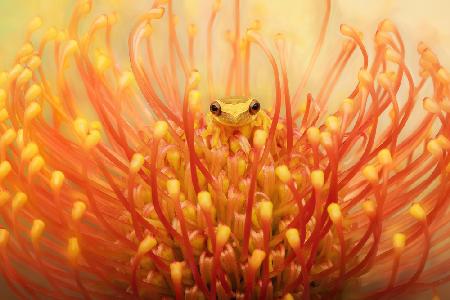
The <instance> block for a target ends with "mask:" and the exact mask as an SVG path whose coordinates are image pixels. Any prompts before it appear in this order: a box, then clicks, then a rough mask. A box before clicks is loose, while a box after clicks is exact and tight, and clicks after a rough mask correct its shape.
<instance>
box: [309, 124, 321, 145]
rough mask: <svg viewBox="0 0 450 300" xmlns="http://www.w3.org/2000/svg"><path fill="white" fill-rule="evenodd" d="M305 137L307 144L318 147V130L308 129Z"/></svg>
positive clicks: (314, 128)
mask: <svg viewBox="0 0 450 300" xmlns="http://www.w3.org/2000/svg"><path fill="white" fill-rule="evenodd" d="M306 135H307V136H308V142H309V143H310V144H311V145H318V144H319V143H320V130H319V128H317V127H310V128H308V130H307V131H306Z"/></svg>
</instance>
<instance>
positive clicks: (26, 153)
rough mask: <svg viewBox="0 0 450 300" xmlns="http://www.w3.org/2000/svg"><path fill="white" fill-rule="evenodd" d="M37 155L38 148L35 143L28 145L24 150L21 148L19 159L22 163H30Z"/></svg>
mask: <svg viewBox="0 0 450 300" xmlns="http://www.w3.org/2000/svg"><path fill="white" fill-rule="evenodd" d="M38 153H39V147H38V145H36V144H35V143H28V144H27V145H26V146H25V148H23V150H22V153H21V154H20V158H21V160H22V161H23V162H28V161H30V160H31V159H32V158H33V157H35V156H36V155H37V154H38Z"/></svg>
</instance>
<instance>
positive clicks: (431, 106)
mask: <svg viewBox="0 0 450 300" xmlns="http://www.w3.org/2000/svg"><path fill="white" fill-rule="evenodd" d="M422 104H423V109H425V110H426V111H427V112H429V113H432V114H437V113H440V112H441V106H440V105H439V103H437V102H436V101H435V100H434V99H431V98H429V97H425V98H424V99H423V102H422Z"/></svg>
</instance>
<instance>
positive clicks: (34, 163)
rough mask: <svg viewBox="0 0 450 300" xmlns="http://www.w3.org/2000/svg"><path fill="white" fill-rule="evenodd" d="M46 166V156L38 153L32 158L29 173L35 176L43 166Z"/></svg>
mask: <svg viewBox="0 0 450 300" xmlns="http://www.w3.org/2000/svg"><path fill="white" fill-rule="evenodd" d="M44 166H45V161H44V158H42V156H40V155H36V156H35V157H33V159H32V160H31V162H30V164H29V165H28V174H29V175H30V176H33V175H34V174H36V173H38V172H39V171H41V170H42V168H43V167H44Z"/></svg>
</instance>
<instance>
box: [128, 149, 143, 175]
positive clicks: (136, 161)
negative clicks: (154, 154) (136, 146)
mask: <svg viewBox="0 0 450 300" xmlns="http://www.w3.org/2000/svg"><path fill="white" fill-rule="evenodd" d="M144 162H145V158H144V155H142V154H140V153H135V154H133V157H132V158H131V162H130V172H131V173H132V174H137V173H138V172H139V171H140V170H141V168H142V166H143V165H144Z"/></svg>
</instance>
